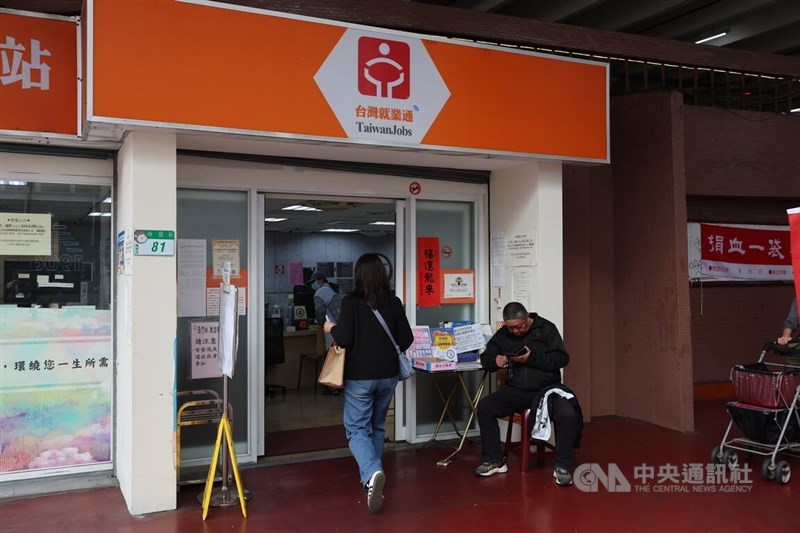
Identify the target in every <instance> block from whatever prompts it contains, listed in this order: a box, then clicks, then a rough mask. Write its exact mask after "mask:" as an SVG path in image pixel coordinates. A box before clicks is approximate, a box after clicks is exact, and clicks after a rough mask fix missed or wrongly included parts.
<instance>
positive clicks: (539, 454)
mask: <svg viewBox="0 0 800 533" xmlns="http://www.w3.org/2000/svg"><path fill="white" fill-rule="evenodd" d="M531 416H532V415H531V410H530V409H523V410H522V411H519V412H516V413H514V414H513V415H511V416H510V417H508V429H507V430H506V446H505V456H506V457H508V452H509V451H514V452H517V453H519V456H520V472H521V473H523V474H526V473H528V465H529V462H530V459H535V460H537V461H543V460H544V458H545V453H546V451H547V450H551V451H552V450H555V449H556V448H555V445H554V444H553V443H552V442H551V441H552V440H553V439H554V437H555V432H554V431H553V427H552V425H553V423H552V422H550V426H551V428H550V429H551V431H550V439H551V441H543V440H535V439H531V429H530V428H531V424H530V418H531ZM514 424H520V439H519V442H511V433H512V430H513V429H514ZM531 444H535V445H536V451H534V452H532V451H531Z"/></svg>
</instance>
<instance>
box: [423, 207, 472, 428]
mask: <svg viewBox="0 0 800 533" xmlns="http://www.w3.org/2000/svg"><path fill="white" fill-rule="evenodd" d="M413 206H414V207H413V210H414V215H413V216H414V230H413V231H414V238H413V244H412V243H409V246H414V247H416V246H417V243H425V246H426V247H427V248H429V249H430V251H431V253H435V254H437V255H438V261H436V262H434V263H438V272H422V271H420V269H419V268H415V269H414V271H415V276H416V283H413V284H410V285H411V290H417V299H416V304H417V305H416V324H417V325H427V326H429V327H431V328H433V327H438V326H442V325H444V323H446V322H453V321H472V322H477V321H479V320H480V316H479V313H478V312H477V307H476V304H475V303H474V302H476V301H478V298H477V297H476V298H474V299H473V301H472V302H470V303H463V299H460V298H452V299H448V298H442V296H443V295H442V294H441V292H439V298H437V299H436V300H435V301H434V300H433V299H431V298H427V297H426V296H425V287H424V285H425V284H426V283H427V282H426V281H425V280H426V279H427V278H426V276H431V279H430V280H429V281H431V282H432V283H436V284H439V282H440V280H441V276H444V275H446V274H447V275H458V274H459V273H461V274H465V276H464V277H465V278H466V279H470V276H469V274H470V273H471V274H472V276H471V279H472V280H473V281H474V283H475V287H474V288H473V294H476V292H477V290H478V280H479V279H480V277H479V275H478V274H479V272H478V269H477V268H476V266H477V264H478V260H477V258H478V255H479V253H478V252H479V250H478V247H477V243H478V242H479V239H478V216H477V209H478V208H477V203H476V202H474V201H436V200H417V201H415V202H413ZM415 252H417V250H416V249H415ZM416 255H417V253H415V254H414V256H416ZM419 264H420V263H419V261H418V260H417V265H419ZM420 287H422V289H421V290H422V291H423V292H420V291H419V290H418V289H419V288H420ZM434 289H436V290H437V291H441V286H437V287H434ZM473 374H477V373H473ZM437 377H438V379H439V384H440V386H441V387H442V390H444V391H447V390H449V389H450V387H451V386H452V384H453V383H452V382H451V381H448V380H449V379H452V380H453V381H454V380H455V379H456V377H455V376H449V375H448V376H445V375H441V376H437ZM479 378H480V376H476V375H466V376H465V379H468V380H473V379H475V380H477V379H479ZM468 385H469V388H470V389H474V388H476V387H477V385H476V384H475V383H468ZM412 387H413V391H412V392H410V394H411V396H412V397H413V398H414V402H413V404H414V406H413V407H411V412H410V413H408V414H409V427H408V428H407V429H408V434H409V436H410V439H409V440H410V441H411V442H420V441H423V440H427V438H429V437H430V435H431V434H432V433H433V432H434V430H435V428H436V424H437V422H438V421H439V416H440V415H441V410H442V400H441V399H440V397H439V394H438V392H437V390H436V388H435V385H434V383H433V379H432V377H431V376H430V375H427V374H424V373H417V375H416V377H415V378H414V380H413V384H412ZM459 394H460V391H459ZM466 401H467V400H466V398H457V404H458V405H466ZM453 415H454V418H455V420H456V423H457V424H458V425H459V427H463V426H464V425H465V424H466V420H467V418H468V417H469V410H468V409H467V408H464V409H458V410H456V411H454V412H453ZM475 427H476V426H475V425H473V427H472V428H471V429H473V428H475ZM448 431H449V432H451V433H453V435H452V436H453V437H455V436H456V435H455V433H454V432H452V427H451V426H450V424H449V423H448V424H447V425H446V426H442V429H441V433H440V437H447V432H448Z"/></svg>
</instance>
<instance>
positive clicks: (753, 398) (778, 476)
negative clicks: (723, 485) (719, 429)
mask: <svg viewBox="0 0 800 533" xmlns="http://www.w3.org/2000/svg"><path fill="white" fill-rule="evenodd" d="M767 354H770V359H775V358H776V357H788V358H794V357H798V358H800V342H798V340H797V339H796V340H795V341H793V342H790V343H789V344H788V345H786V346H781V345H778V344H775V343H772V342H770V343H767V344H766V345H765V346H764V348H763V349H762V350H761V355H760V356H759V358H758V361H757V362H755V363H751V364H745V365H735V366H734V367H733V368H732V369H731V381H733V389H734V392H735V394H736V401H733V402H728V403H727V404H726V408H727V411H728V414H729V415H730V422H729V423H728V429H727V430H725V435H724V436H723V437H722V442H721V443H720V444H719V446H715V447H714V450H713V451H712V452H711V461H712V462H713V463H715V464H724V465H726V467H727V468H729V469H734V468H737V467H738V465H739V457H738V455H737V454H736V451H737V450H738V451H743V452H747V453H751V454H755V455H760V456H765V459H764V460H763V462H762V463H761V476H762V477H763V478H764V479H766V480H775V481H777V482H778V483H780V484H784V483H788V482H789V478H790V477H791V475H792V470H791V465H790V464H789V463H788V462H787V461H785V460H782V459H781V460H779V461H778V462H777V463H776V462H775V460H776V458H777V457H778V454H783V455H789V456H792V457H800V411H798V405H800V400H799V398H800V366H798V365H796V364H788V361H794V359H788V360H786V359H784V361H786V362H784V363H775V362H768V361H766V360H765V359H766V356H767ZM734 426H735V427H736V428H737V430H738V433H741V435H740V436H733V433H736V432H732V430H733V428H734Z"/></svg>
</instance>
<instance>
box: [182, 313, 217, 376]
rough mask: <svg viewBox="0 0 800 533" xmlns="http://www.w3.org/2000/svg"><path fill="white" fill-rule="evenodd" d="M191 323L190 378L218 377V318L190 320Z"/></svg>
mask: <svg viewBox="0 0 800 533" xmlns="http://www.w3.org/2000/svg"><path fill="white" fill-rule="evenodd" d="M190 324H191V328H192V331H191V334H190V336H189V337H190V343H191V350H192V354H191V375H192V377H191V379H203V378H219V377H222V372H221V371H220V370H219V368H217V358H218V357H219V347H218V342H219V320H192V321H191V322H190Z"/></svg>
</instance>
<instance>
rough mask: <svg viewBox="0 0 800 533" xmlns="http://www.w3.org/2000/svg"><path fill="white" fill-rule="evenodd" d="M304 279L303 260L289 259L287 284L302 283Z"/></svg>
mask: <svg viewBox="0 0 800 533" xmlns="http://www.w3.org/2000/svg"><path fill="white" fill-rule="evenodd" d="M304 281H305V280H304V279H303V262H302V261H290V262H289V285H292V286H294V285H302V284H303V282H304Z"/></svg>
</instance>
